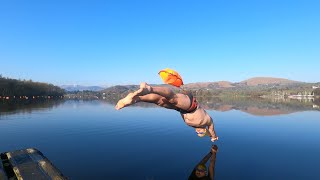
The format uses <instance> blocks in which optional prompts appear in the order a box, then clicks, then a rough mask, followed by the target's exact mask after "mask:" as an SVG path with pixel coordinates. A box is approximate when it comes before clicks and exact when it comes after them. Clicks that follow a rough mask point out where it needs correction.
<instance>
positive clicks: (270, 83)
mask: <svg viewBox="0 0 320 180" xmlns="http://www.w3.org/2000/svg"><path fill="white" fill-rule="evenodd" d="M305 84H316V83H305V82H300V81H294V80H289V79H284V78H274V77H253V78H250V79H247V80H243V81H240V82H230V81H216V82H196V83H187V84H185V85H184V86H183V88H186V89H190V90H197V89H220V90H222V89H235V88H236V89H238V88H255V87H263V86H265V87H274V86H278V87H279V86H298V85H305ZM157 85H161V86H168V87H172V88H174V87H173V86H170V85H166V84H157ZM60 87H61V88H63V89H65V90H66V91H84V90H89V91H101V92H107V93H123V92H126V91H130V90H136V89H138V88H139V85H138V84H137V85H116V86H111V87H107V88H104V87H101V86H80V85H63V86H60Z"/></svg>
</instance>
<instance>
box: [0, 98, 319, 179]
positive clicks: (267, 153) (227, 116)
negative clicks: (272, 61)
mask: <svg viewBox="0 0 320 180" xmlns="http://www.w3.org/2000/svg"><path fill="white" fill-rule="evenodd" d="M200 102H201V104H202V105H203V107H205V108H206V109H207V111H208V113H209V114H210V115H211V116H212V118H213V120H214V123H215V130H216V132H217V135H218V136H219V141H217V142H215V143H212V142H211V141H210V138H209V137H204V138H199V137H198V136H197V135H196V133H195V131H194V129H193V128H191V127H188V126H187V125H185V124H184V122H183V120H182V119H181V116H180V114H179V113H178V112H176V111H174V110H168V109H164V108H158V107H156V106H150V105H148V104H140V105H139V104H137V105H135V106H132V107H127V108H124V109H122V110H120V111H116V110H115V109H114V103H113V102H112V103H110V102H106V101H99V100H96V101H82V100H66V101H57V102H56V101H52V100H51V101H50V100H47V101H44V102H37V103H34V102H31V103H19V104H15V103H11V104H8V103H6V102H4V101H2V102H0V104H1V103H2V104H1V105H0V107H1V110H0V152H5V151H13V150H18V149H24V148H29V147H35V148H37V149H38V150H40V151H41V152H42V153H43V154H44V155H45V156H46V157H48V158H49V159H50V161H51V162H52V163H53V164H54V165H55V166H56V167H57V168H58V169H59V170H60V171H61V172H62V173H63V174H64V175H65V176H67V177H69V178H70V179H141V180H158V179H165V180H170V179H178V180H180V179H181V180H183V179H188V177H189V176H190V174H191V173H192V171H193V169H194V167H195V166H196V165H197V163H199V162H200V161H201V160H202V159H203V158H204V156H206V155H207V154H208V153H209V152H210V151H211V147H212V145H213V144H215V145H217V147H218V151H217V152H216V159H215V161H213V162H214V166H213V167H212V166H211V167H212V168H213V170H214V179H216V180H220V179H246V180H247V179H320V171H319V167H320V155H319V152H320V130H319V127H320V109H319V106H318V105H316V104H313V103H312V102H310V101H308V102H307V101H306V102H303V101H301V102H300V101H290V102H287V101H284V102H279V101H276V100H270V101H269V100H259V101H252V100H243V99H242V100H235V99H229V100H221V99H210V100H206V99H202V100H201V101H200ZM209 161H210V160H208V162H207V168H209V167H210V165H209V164H210V162H209Z"/></svg>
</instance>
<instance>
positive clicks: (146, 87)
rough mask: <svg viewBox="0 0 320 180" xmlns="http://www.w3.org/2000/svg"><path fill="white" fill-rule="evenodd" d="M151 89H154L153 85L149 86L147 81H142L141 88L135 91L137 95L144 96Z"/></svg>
mask: <svg viewBox="0 0 320 180" xmlns="http://www.w3.org/2000/svg"><path fill="white" fill-rule="evenodd" d="M151 91H152V87H151V86H149V85H148V84H147V83H145V82H142V83H140V89H139V90H137V91H136V92H135V95H136V96H144V95H146V94H150V93H151Z"/></svg>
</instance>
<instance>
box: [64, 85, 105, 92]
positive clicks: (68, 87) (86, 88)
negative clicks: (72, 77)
mask: <svg viewBox="0 0 320 180" xmlns="http://www.w3.org/2000/svg"><path fill="white" fill-rule="evenodd" d="M60 87H61V88H62V89H64V90H66V91H69V92H70V91H101V90H103V89H105V88H103V87H100V86H80V85H62V86H60Z"/></svg>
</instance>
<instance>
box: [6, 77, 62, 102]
mask: <svg viewBox="0 0 320 180" xmlns="http://www.w3.org/2000/svg"><path fill="white" fill-rule="evenodd" d="M64 93H65V91H64V90H63V89H61V88H60V87H58V86H54V85H52V84H47V83H41V82H33V81H31V80H28V81H26V80H17V79H10V78H5V77H2V76H1V75H0V96H27V97H32V96H63V94H64Z"/></svg>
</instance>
